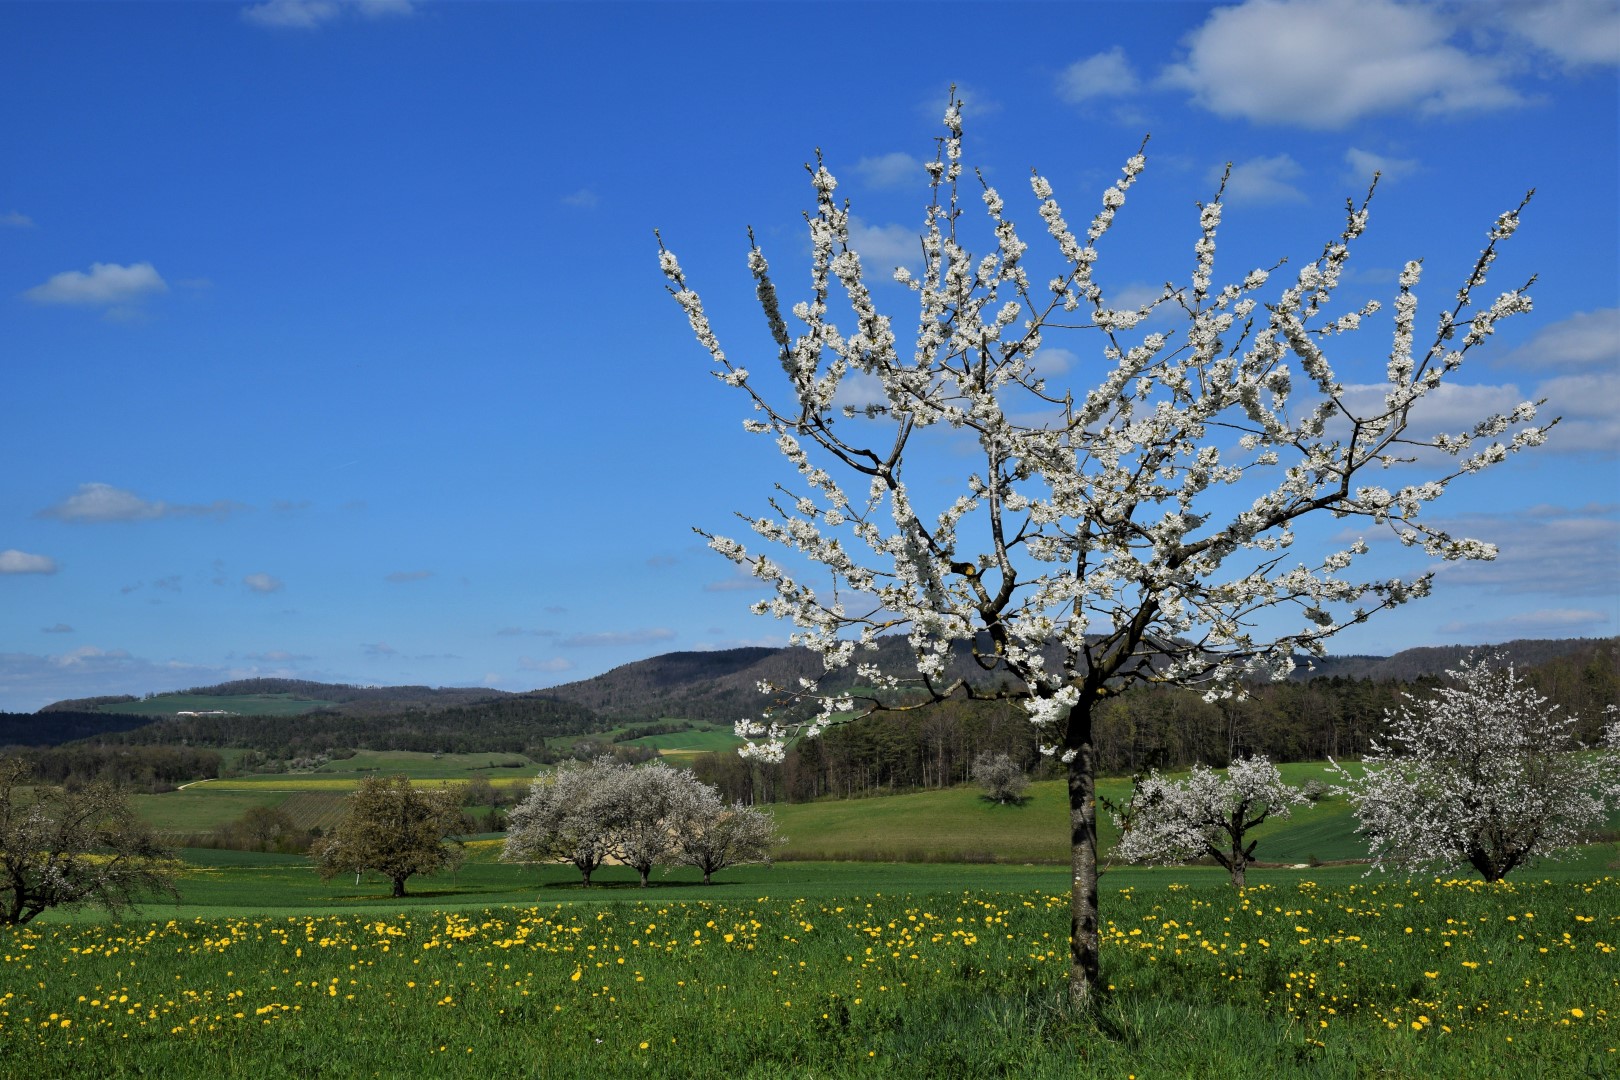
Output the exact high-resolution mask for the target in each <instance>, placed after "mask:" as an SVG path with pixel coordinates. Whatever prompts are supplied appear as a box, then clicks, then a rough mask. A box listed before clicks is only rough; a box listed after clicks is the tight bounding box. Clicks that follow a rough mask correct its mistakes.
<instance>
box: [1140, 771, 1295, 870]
mask: <svg viewBox="0 0 1620 1080" xmlns="http://www.w3.org/2000/svg"><path fill="white" fill-rule="evenodd" d="M1309 802H1310V799H1309V798H1308V797H1307V796H1306V794H1305V792H1304V790H1303V789H1301V788H1297V787H1292V786H1290V785H1288V784H1285V783H1283V778H1282V774H1280V773H1279V772H1277V766H1275V765H1273V764H1272V763H1271V762H1270V761H1269V760H1268V759H1267V758H1266V757H1265V756H1264V755H1262V756H1260V757H1252V758H1238V759H1237V760H1235V761H1233V762H1232V764H1231V766H1230V767H1229V768H1228V769H1227V770H1226V775H1225V776H1222V775H1221V774H1220V773H1217V772H1216V771H1215V770H1214V769H1211V768H1208V767H1206V766H1203V765H1194V766H1193V769H1192V774H1191V775H1190V776H1188V777H1187V779H1185V780H1181V781H1175V780H1166V779H1165V778H1164V777H1162V776H1160V775H1159V771H1158V770H1157V769H1155V770H1153V773H1152V775H1150V776H1148V777H1147V778H1146V779H1145V780H1143V781H1142V782H1141V783H1139V784H1137V786H1136V790H1135V791H1134V792H1132V793H1131V801H1130V805H1129V807H1128V808H1127V809H1126V811H1125V812H1123V813H1121V814H1119V815H1117V818H1118V824H1119V826H1120V838H1119V845H1118V846H1117V847H1116V848H1114V854H1115V855H1117V856H1119V857H1120V858H1121V859H1124V860H1125V861H1126V862H1148V863H1166V864H1168V863H1183V862H1186V861H1187V860H1188V859H1196V858H1200V857H1203V856H1206V855H1207V856H1209V857H1211V858H1213V859H1214V860H1215V861H1216V862H1218V863H1220V864H1221V865H1222V866H1224V867H1226V869H1227V871H1228V872H1229V873H1230V874H1231V875H1232V884H1233V885H1236V886H1239V887H1242V886H1243V885H1244V884H1245V883H1246V882H1245V875H1246V873H1247V871H1248V868H1249V866H1250V864H1251V863H1253V862H1254V849H1255V846H1256V845H1257V844H1259V841H1258V840H1250V841H1249V843H1248V845H1247V846H1245V845H1244V843H1243V841H1244V840H1245V839H1247V838H1248V834H1249V832H1250V831H1251V830H1253V829H1255V828H1258V827H1259V826H1260V825H1261V824H1262V823H1264V822H1265V821H1266V820H1267V819H1268V818H1273V817H1276V818H1285V817H1288V816H1289V815H1290V814H1291V813H1293V810H1294V807H1296V806H1305V805H1307V804H1308V803H1309Z"/></svg>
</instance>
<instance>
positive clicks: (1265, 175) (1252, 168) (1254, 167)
mask: <svg viewBox="0 0 1620 1080" xmlns="http://www.w3.org/2000/svg"><path fill="white" fill-rule="evenodd" d="M1223 171H1224V170H1223V169H1220V168H1217V169H1211V170H1210V173H1209V180H1210V183H1211V184H1215V183H1219V182H1220V179H1221V173H1222V172H1223ZM1304 173H1305V170H1304V169H1302V168H1300V165H1299V162H1297V161H1295V160H1294V159H1293V158H1292V157H1290V156H1288V155H1287V154H1276V155H1274V156H1272V157H1257V158H1250V159H1249V160H1248V161H1239V162H1234V163H1233V164H1232V175H1231V176H1230V177H1228V178H1227V181H1226V195H1225V196H1224V198H1225V201H1226V202H1228V203H1230V204H1231V205H1233V206H1237V205H1241V204H1243V203H1280V202H1304V201H1305V193H1304V192H1303V191H1301V190H1299V188H1297V187H1295V186H1294V185H1293V184H1292V183H1291V181H1294V180H1298V179H1299V178H1300V177H1301V176H1303V175H1304Z"/></svg>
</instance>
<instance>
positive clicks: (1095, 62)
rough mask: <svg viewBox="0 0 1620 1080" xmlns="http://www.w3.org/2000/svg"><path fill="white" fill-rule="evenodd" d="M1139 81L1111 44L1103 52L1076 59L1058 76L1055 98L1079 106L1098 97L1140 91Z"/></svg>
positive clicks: (1116, 46)
mask: <svg viewBox="0 0 1620 1080" xmlns="http://www.w3.org/2000/svg"><path fill="white" fill-rule="evenodd" d="M1140 86H1141V83H1140V80H1138V79H1137V77H1136V72H1135V71H1133V70H1132V69H1131V62H1130V61H1129V60H1127V59H1125V50H1124V49H1122V48H1121V47H1120V46H1118V45H1115V46H1114V47H1113V48H1112V49H1109V50H1108V51H1107V52H1104V53H1097V54H1095V55H1093V56H1088V57H1086V58H1085V59H1084V60H1076V61H1075V62H1074V63H1072V64H1070V65H1069V66H1068V67H1066V68H1064V69H1063V73H1062V74H1061V75H1059V76H1058V80H1057V93H1058V97H1060V98H1062V99H1063V100H1064V101H1066V102H1068V103H1069V104H1070V105H1079V104H1081V103H1082V102H1086V101H1090V100H1092V99H1093V98H1100V97H1123V96H1125V95H1127V94H1134V93H1136V92H1137V90H1138V89H1139V88H1140Z"/></svg>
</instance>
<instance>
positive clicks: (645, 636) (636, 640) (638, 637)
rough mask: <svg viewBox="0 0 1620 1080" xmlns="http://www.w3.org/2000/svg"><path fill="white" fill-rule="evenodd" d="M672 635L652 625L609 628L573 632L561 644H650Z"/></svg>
mask: <svg viewBox="0 0 1620 1080" xmlns="http://www.w3.org/2000/svg"><path fill="white" fill-rule="evenodd" d="M674 637H675V631H673V630H671V629H669V628H667V627H663V626H652V627H645V628H642V629H637V630H609V631H605V632H603V633H599V634H573V635H570V636H569V637H565V638H563V640H562V644H563V645H565V646H567V647H568V648H571V649H591V648H598V647H601V646H611V645H650V644H653V643H654V642H658V641H671V640H673V639H674Z"/></svg>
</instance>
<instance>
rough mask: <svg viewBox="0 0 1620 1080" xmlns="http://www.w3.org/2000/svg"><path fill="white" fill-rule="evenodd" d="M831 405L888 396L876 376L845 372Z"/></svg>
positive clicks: (863, 403)
mask: <svg viewBox="0 0 1620 1080" xmlns="http://www.w3.org/2000/svg"><path fill="white" fill-rule="evenodd" d="M832 403H833V408H835V409H844V408H852V409H864V408H866V407H867V406H868V405H887V404H888V403H889V395H888V394H887V393H885V392H884V390H883V380H882V379H879V378H878V377H877V376H876V375H868V374H867V373H866V372H864V371H854V370H851V371H846V372H845V373H844V377H843V378H842V379H840V380H839V381H838V390H837V392H835V393H834V394H833V400H832ZM733 587H735V586H733ZM704 588H705V589H707V588H708V586H707V585H705V586H704Z"/></svg>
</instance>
